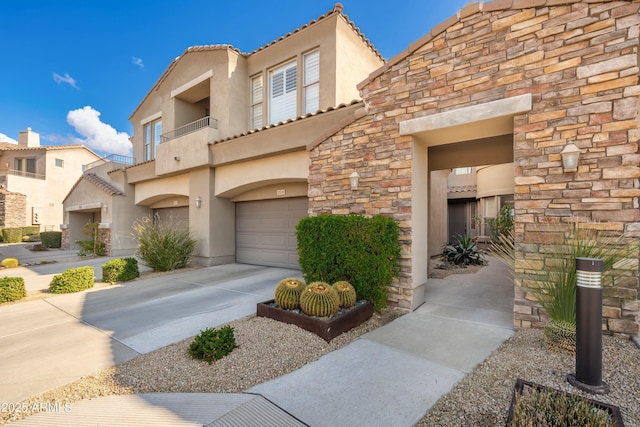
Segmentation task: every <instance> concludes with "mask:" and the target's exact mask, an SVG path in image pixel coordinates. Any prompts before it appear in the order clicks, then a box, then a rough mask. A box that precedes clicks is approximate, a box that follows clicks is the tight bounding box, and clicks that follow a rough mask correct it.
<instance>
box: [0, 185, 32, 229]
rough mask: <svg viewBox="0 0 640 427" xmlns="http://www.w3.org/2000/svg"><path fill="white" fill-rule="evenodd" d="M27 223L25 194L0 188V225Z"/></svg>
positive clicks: (6, 226)
mask: <svg viewBox="0 0 640 427" xmlns="http://www.w3.org/2000/svg"><path fill="white" fill-rule="evenodd" d="M25 225H27V196H25V195H24V194H21V193H12V192H10V191H7V190H4V189H0V227H3V228H10V227H24V226H25Z"/></svg>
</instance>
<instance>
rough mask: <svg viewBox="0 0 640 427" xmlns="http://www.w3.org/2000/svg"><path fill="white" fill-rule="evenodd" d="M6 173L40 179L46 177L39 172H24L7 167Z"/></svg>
mask: <svg viewBox="0 0 640 427" xmlns="http://www.w3.org/2000/svg"><path fill="white" fill-rule="evenodd" d="M7 174H8V175H15V176H24V177H25V178H34V179H42V180H44V179H46V177H45V176H44V175H43V174H41V173H33V172H26V171H21V170H18V169H7Z"/></svg>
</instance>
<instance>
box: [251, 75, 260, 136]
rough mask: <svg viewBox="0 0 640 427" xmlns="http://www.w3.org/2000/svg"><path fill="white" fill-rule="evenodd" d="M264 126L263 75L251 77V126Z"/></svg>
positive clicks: (253, 127)
mask: <svg viewBox="0 0 640 427" xmlns="http://www.w3.org/2000/svg"><path fill="white" fill-rule="evenodd" d="M260 127H262V76H257V77H254V78H252V79H251V128H252V129H257V128H260Z"/></svg>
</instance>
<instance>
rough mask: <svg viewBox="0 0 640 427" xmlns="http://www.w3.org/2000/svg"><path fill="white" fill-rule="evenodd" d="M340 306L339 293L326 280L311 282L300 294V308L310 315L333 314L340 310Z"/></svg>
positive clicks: (324, 315) (323, 315) (322, 315)
mask: <svg viewBox="0 0 640 427" xmlns="http://www.w3.org/2000/svg"><path fill="white" fill-rule="evenodd" d="M339 306H340V298H339V297H338V293H337V292H336V290H335V289H334V288H333V286H331V285H329V284H328V283H325V282H313V283H311V284H310V285H309V286H307V287H306V288H305V289H304V291H302V295H300V309H302V311H303V312H304V313H305V314H307V315H309V316H317V317H327V316H332V315H334V314H336V313H337V312H338V308H339Z"/></svg>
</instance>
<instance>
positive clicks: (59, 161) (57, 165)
mask: <svg viewBox="0 0 640 427" xmlns="http://www.w3.org/2000/svg"><path fill="white" fill-rule="evenodd" d="M56 167H58V168H63V167H64V160H62V159H56Z"/></svg>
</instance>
